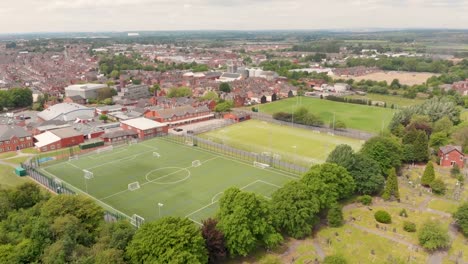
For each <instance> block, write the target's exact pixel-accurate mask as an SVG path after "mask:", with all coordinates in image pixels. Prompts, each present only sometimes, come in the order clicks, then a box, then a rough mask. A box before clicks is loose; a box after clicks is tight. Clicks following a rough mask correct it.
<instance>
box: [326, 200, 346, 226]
mask: <svg viewBox="0 0 468 264" xmlns="http://www.w3.org/2000/svg"><path fill="white" fill-rule="evenodd" d="M327 221H328V225H329V226H331V227H340V226H342V225H343V222H344V219H343V209H342V207H341V205H339V204H338V203H335V204H333V205H332V206H330V209H328V213H327Z"/></svg>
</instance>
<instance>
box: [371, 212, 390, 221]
mask: <svg viewBox="0 0 468 264" xmlns="http://www.w3.org/2000/svg"><path fill="white" fill-rule="evenodd" d="M374 218H375V220H376V221H377V222H379V223H382V224H390V223H391V222H392V217H391V216H390V214H389V213H387V212H386V211H383V210H379V211H377V212H375V214H374Z"/></svg>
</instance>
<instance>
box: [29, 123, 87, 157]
mask: <svg viewBox="0 0 468 264" xmlns="http://www.w3.org/2000/svg"><path fill="white" fill-rule="evenodd" d="M34 139H35V141H36V143H34V145H35V146H36V148H37V149H39V151H41V152H46V151H51V150H56V149H61V148H67V147H72V146H76V145H79V144H81V143H83V142H84V135H83V134H82V133H79V132H77V131H75V130H74V129H73V128H70V127H66V128H61V129H54V130H51V131H46V132H44V133H42V134H39V135H37V136H34Z"/></svg>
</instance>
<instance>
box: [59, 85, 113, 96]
mask: <svg viewBox="0 0 468 264" xmlns="http://www.w3.org/2000/svg"><path fill="white" fill-rule="evenodd" d="M106 87H107V85H106V84H100V83H86V84H75V85H70V86H67V87H65V96H66V97H71V96H81V97H83V99H96V98H97V96H98V91H99V90H100V89H102V88H106Z"/></svg>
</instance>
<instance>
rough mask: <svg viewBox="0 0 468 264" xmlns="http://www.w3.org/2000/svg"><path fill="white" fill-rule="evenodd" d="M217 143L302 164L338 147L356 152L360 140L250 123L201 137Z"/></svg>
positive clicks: (232, 126) (310, 161)
mask: <svg viewBox="0 0 468 264" xmlns="http://www.w3.org/2000/svg"><path fill="white" fill-rule="evenodd" d="M201 136H202V137H203V138H207V139H210V140H212V141H215V142H218V143H224V144H227V145H230V146H233V147H235V148H239V149H243V150H247V151H250V152H257V153H258V152H270V153H271V154H279V155H280V156H281V159H282V160H285V161H288V162H291V163H296V164H299V165H303V166H306V167H309V166H311V165H312V164H314V163H315V164H316V163H322V162H325V160H326V158H327V156H328V154H329V153H330V152H331V151H332V150H333V149H334V148H335V147H336V146H337V145H340V144H348V145H350V146H351V147H353V148H354V149H355V150H359V149H360V148H361V145H362V144H363V141H361V140H358V139H353V138H348V137H341V136H332V135H328V134H326V133H314V132H313V131H312V130H307V129H301V128H295V127H290V126H281V125H277V124H271V123H267V122H265V121H259V120H249V121H245V122H241V123H238V124H234V125H231V126H228V127H224V128H221V129H217V130H213V131H210V132H207V133H204V134H202V135H201Z"/></svg>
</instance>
